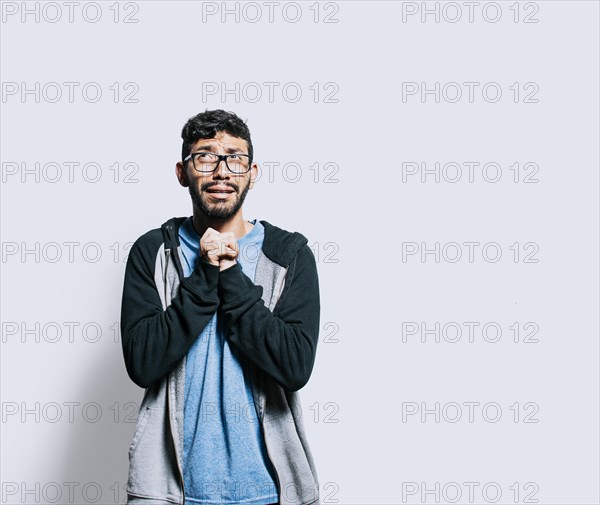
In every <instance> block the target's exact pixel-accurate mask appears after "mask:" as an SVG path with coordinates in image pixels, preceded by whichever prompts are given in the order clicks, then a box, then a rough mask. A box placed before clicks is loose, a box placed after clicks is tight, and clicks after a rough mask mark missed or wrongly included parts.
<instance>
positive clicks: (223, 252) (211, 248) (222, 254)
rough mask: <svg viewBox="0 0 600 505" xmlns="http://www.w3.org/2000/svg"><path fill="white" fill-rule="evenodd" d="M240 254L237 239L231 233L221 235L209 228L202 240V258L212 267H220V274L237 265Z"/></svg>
mask: <svg viewBox="0 0 600 505" xmlns="http://www.w3.org/2000/svg"><path fill="white" fill-rule="evenodd" d="M238 253H239V246H238V243H237V239H236V238H235V234H234V233H233V232H231V231H227V232H224V233H220V232H218V231H217V230H215V229H214V228H207V229H206V231H205V232H204V235H202V237H201V238H200V256H202V258H204V259H205V260H206V261H208V262H209V263H210V264H211V265H215V266H217V265H218V266H219V271H220V272H222V271H223V270H225V269H226V268H229V267H231V266H233V265H235V264H236V260H235V258H237V256H238Z"/></svg>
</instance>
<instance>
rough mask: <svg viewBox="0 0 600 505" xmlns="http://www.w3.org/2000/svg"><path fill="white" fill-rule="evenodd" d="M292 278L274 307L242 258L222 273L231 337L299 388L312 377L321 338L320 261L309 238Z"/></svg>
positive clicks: (275, 376) (260, 363) (221, 288)
mask: <svg viewBox="0 0 600 505" xmlns="http://www.w3.org/2000/svg"><path fill="white" fill-rule="evenodd" d="M290 277H291V278H290ZM286 284H289V287H288V289H287V290H284V293H283V295H284V297H283V298H281V299H280V301H279V305H278V306H277V307H276V310H275V311H274V312H271V311H270V310H269V308H268V307H267V306H265V303H264V301H263V300H262V298H261V297H262V294H263V288H262V286H257V285H255V284H254V283H253V282H252V281H251V280H250V278H249V277H248V276H247V275H246V274H244V272H243V271H242V267H241V265H240V264H239V263H236V264H235V265H234V266H232V267H229V268H227V269H225V270H223V271H222V272H221V273H220V274H219V282H218V293H219V298H220V300H221V306H220V308H219V312H220V314H222V315H221V316H220V317H223V318H224V322H225V328H226V335H227V338H228V340H229V341H230V342H231V343H232V344H233V345H234V346H235V347H236V348H238V349H239V350H240V351H241V352H242V353H244V355H245V356H246V357H247V358H248V359H249V360H250V361H252V362H253V363H254V364H255V365H256V366H258V367H259V368H260V369H262V370H263V371H265V372H266V373H267V374H269V375H270V376H271V377H273V379H274V380H275V381H276V382H277V383H278V384H279V385H280V386H281V387H282V388H284V389H286V390H288V391H297V390H299V389H301V388H302V387H304V385H305V384H306V383H307V382H308V379H309V378H310V375H311V373H312V369H313V365H314V361H315V354H316V350H317V342H318V339H319V317H320V302H319V282H318V275H317V265H316V262H315V257H314V254H313V252H312V251H311V249H310V248H309V247H308V245H307V244H305V245H304V246H303V247H302V249H301V250H300V252H299V253H298V255H297V256H296V260H295V263H294V262H292V264H291V265H290V268H289V269H288V273H287V276H286Z"/></svg>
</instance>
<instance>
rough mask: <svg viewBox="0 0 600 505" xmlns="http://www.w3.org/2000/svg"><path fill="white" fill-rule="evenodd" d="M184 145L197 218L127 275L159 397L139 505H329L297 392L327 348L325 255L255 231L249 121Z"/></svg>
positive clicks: (135, 455) (134, 467)
mask: <svg viewBox="0 0 600 505" xmlns="http://www.w3.org/2000/svg"><path fill="white" fill-rule="evenodd" d="M182 138H183V146H182V153H181V154H182V157H181V159H182V161H180V162H178V163H177V165H176V174H177V178H178V180H179V183H180V184H181V185H182V186H184V187H187V188H189V193H190V195H191V199H192V205H193V216H190V217H179V218H172V219H169V220H168V221H166V222H165V223H164V224H163V225H162V226H161V228H156V229H153V230H151V231H149V232H147V233H145V234H144V235H142V236H141V237H139V238H138V239H137V240H136V241H135V243H134V244H133V246H132V248H131V250H130V252H129V256H128V259H127V267H126V271H125V283H124V288H123V300H122V307H121V335H122V344H123V354H124V358H125V366H126V368H127V373H128V374H129V377H130V378H131V379H132V380H133V382H135V383H136V384H137V385H139V386H140V387H143V388H146V391H145V393H144V397H143V400H142V403H141V406H140V412H139V416H138V421H137V426H136V430H135V434H134V436H133V440H132V442H131V445H130V447H129V476H128V481H127V496H128V500H127V503H128V504H136V505H167V504H173V503H175V504H177V503H179V504H182V505H184V504H186V505H192V504H216V503H224V504H234V503H243V504H247V505H258V504H273V503H281V504H286V505H287V504H303V505H304V504H313V503H319V484H318V477H317V473H316V469H315V464H314V461H313V458H312V455H311V451H310V448H309V446H308V443H307V439H306V435H305V432H304V425H303V419H302V411H301V404H300V398H299V394H298V392H297V391H298V390H299V389H300V388H302V387H303V386H304V385H305V384H306V383H307V381H308V379H309V377H310V375H311V372H312V369H313V364H314V360H315V353H316V348H317V340H318V334H319V316H320V302H319V286H318V277H317V268H316V262H315V258H314V255H313V253H312V251H311V249H310V248H309V247H308V245H307V242H308V241H307V239H306V237H305V236H304V235H302V234H301V233H298V232H289V231H286V230H284V229H281V228H278V227H277V226H275V225H272V224H271V223H269V222H268V221H264V220H257V219H254V220H252V221H247V220H245V219H244V218H243V217H242V205H243V203H244V199H245V197H246V194H247V193H248V191H249V190H250V189H252V187H253V186H254V183H255V179H256V177H257V174H258V165H257V164H256V163H254V162H253V161H252V160H253V146H252V141H251V139H250V132H249V130H248V127H247V125H246V124H245V122H244V121H242V120H241V119H240V118H239V117H238V116H236V115H235V114H233V113H231V112H225V111H223V110H213V111H206V112H204V113H200V114H198V115H196V116H194V117H192V118H190V119H189V120H188V122H187V123H186V124H185V126H184V128H183V131H182Z"/></svg>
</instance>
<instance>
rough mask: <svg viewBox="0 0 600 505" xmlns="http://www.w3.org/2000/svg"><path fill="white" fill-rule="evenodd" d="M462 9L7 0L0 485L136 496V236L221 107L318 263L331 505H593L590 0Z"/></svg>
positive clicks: (8, 489)
mask: <svg viewBox="0 0 600 505" xmlns="http://www.w3.org/2000/svg"><path fill="white" fill-rule="evenodd" d="M476 4H477V5H475V4H474V3H469V2H391V1H390V2H358V1H356V2H355V1H338V2H285V1H282V2H227V3H224V2H192V1H182V2H159V1H136V2H79V3H77V5H75V4H73V3H69V2H49V3H48V2H2V4H1V8H2V24H1V30H2V34H1V44H2V47H1V81H2V102H1V107H2V111H1V125H0V126H1V156H2V194H1V196H2V219H1V234H2V236H1V241H2V283H1V295H2V307H1V309H2V314H1V320H2V347H1V351H2V358H1V360H2V361H1V367H2V370H1V379H2V384H1V395H2V396H1V403H2V424H1V446H2V459H1V464H2V466H1V481H2V503H6V504H31V503H43V504H46V503H61V504H71V503H72V504H75V503H77V504H81V503H100V504H115V503H123V502H124V501H125V492H124V486H125V483H126V479H127V465H128V460H127V455H128V447H129V444H130V442H131V438H132V436H133V431H134V429H135V420H136V417H137V408H138V406H139V402H140V401H141V399H142V396H143V390H142V389H140V388H139V387H137V386H136V385H135V384H133V382H131V381H130V380H129V378H128V376H127V374H126V371H125V365H124V362H123V356H122V350H121V343H120V340H119V335H118V332H117V328H118V321H119V312H120V303H121V292H122V287H123V275H124V269H125V261H126V257H127V250H128V247H129V246H130V245H131V243H132V242H133V241H134V240H135V239H137V238H138V237H139V236H140V235H142V234H143V233H145V232H146V231H148V230H150V229H152V228H156V227H159V226H160V225H161V224H162V223H163V222H164V221H166V220H167V219H168V218H170V217H173V216H186V215H191V213H192V207H191V201H190V197H189V194H188V192H187V189H186V188H182V187H180V186H179V184H178V182H177V180H176V177H175V163H176V162H177V161H178V159H179V157H180V152H181V139H180V132H181V128H182V126H183V124H184V123H185V121H186V120H187V119H188V118H189V117H191V116H193V115H195V114H196V113H198V112H201V111H204V110H205V109H215V108H223V109H226V110H231V111H234V112H235V113H237V114H238V115H239V116H241V117H242V118H244V119H246V120H247V121H248V124H249V127H250V130H251V132H252V138H253V142H254V148H255V159H256V161H257V162H258V163H259V164H260V165H261V169H262V171H261V175H260V179H259V180H258V181H257V183H256V186H255V188H254V189H252V190H251V191H250V192H249V194H248V196H247V199H246V203H245V205H244V214H243V215H244V218H245V219H249V220H252V219H254V218H258V219H266V220H267V221H269V222H271V223H273V224H275V225H277V226H280V227H282V228H285V229H287V230H290V231H300V232H301V233H303V234H304V235H305V236H306V237H307V238H308V240H309V244H310V245H311V247H312V248H313V251H314V252H315V256H316V258H317V262H318V263H317V266H318V271H319V279H320V293H321V334H320V340H319V346H318V351H317V359H316V363H315V368H314V371H313V375H312V377H311V379H310V381H309V383H308V385H307V386H306V387H305V388H303V389H302V390H301V397H302V402H303V415H304V416H305V424H306V429H307V431H308V437H309V441H310V444H311V448H312V451H313V454H314V457H315V463H316V466H317V470H318V473H319V477H320V487H321V500H322V503H339V504H364V503H386V504H391V503H437V502H436V500H439V502H441V503H494V502H495V503H541V504H567V503H578V504H595V503H598V502H599V499H600V494H599V488H598V486H599V481H598V475H600V468H599V437H598V431H599V430H598V421H599V411H598V398H599V396H600V395H599V382H598V380H599V375H598V360H599V347H598V329H599V325H598V305H599V292H598V278H599V271H598V251H599V247H598V234H599V213H598V189H599V177H598V166H599V151H598V138H599V133H600V131H599V102H598V95H599V93H598V83H599V79H598V72H599V38H598V33H599V6H598V3H597V2H594V1H581V2H559V1H537V2H504V1H503V2H479V3H476ZM535 500H537V501H535Z"/></svg>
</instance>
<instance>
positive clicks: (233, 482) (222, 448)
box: [179, 217, 279, 505]
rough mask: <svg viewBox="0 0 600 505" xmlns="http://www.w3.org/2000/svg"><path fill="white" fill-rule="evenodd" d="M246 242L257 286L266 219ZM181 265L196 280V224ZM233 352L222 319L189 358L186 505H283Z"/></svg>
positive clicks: (185, 237)
mask: <svg viewBox="0 0 600 505" xmlns="http://www.w3.org/2000/svg"><path fill="white" fill-rule="evenodd" d="M250 222H251V223H252V224H254V227H253V228H252V230H250V232H248V233H247V234H246V235H244V236H243V237H242V238H241V239H239V240H238V245H239V252H238V257H237V258H236V261H237V262H238V263H240V265H241V267H242V271H243V272H244V274H246V275H247V276H248V277H249V278H250V279H251V280H252V281H253V282H254V275H255V272H256V263H257V261H258V253H259V251H260V248H261V247H262V243H263V240H264V227H263V225H262V224H261V222H260V221H259V220H258V219H255V220H254V221H250ZM179 239H180V242H181V254H180V256H181V260H182V261H181V263H182V266H183V270H184V275H185V276H186V277H188V276H189V275H190V274H191V273H192V270H193V269H194V266H195V264H196V260H197V259H198V255H199V248H200V236H199V235H198V233H196V230H195V229H194V227H193V224H192V218H191V217H189V218H188V219H187V220H186V221H184V222H183V224H182V225H181V227H180V230H179ZM238 352H239V351H237V350H236V349H235V348H233V347H230V346H229V342H228V341H227V339H225V338H224V335H223V329H222V328H221V324H220V322H218V321H217V314H216V313H215V315H214V316H213V318H212V320H211V321H210V323H209V324H208V325H207V326H206V327H205V328H204V330H203V331H202V333H201V334H200V335H199V336H198V339H197V340H196V341H195V342H194V344H193V345H192V347H191V348H190V350H189V351H188V353H187V357H186V367H185V368H186V370H185V403H184V421H183V426H184V444H183V467H184V468H183V476H184V485H185V499H186V503H188V502H189V503H190V504H192V503H202V504H216V503H228V504H233V503H244V504H247V505H264V504H268V503H274V502H278V500H279V497H278V493H277V487H276V485H275V480H274V475H275V474H274V470H273V468H272V465H271V463H270V461H269V458H268V456H267V452H266V448H265V443H264V438H263V434H262V428H261V425H260V422H259V420H258V415H257V413H256V408H255V406H254V399H253V394H252V388H251V385H250V382H249V379H248V378H247V377H246V376H245V374H244V371H243V369H242V367H241V365H240V362H239V360H238Z"/></svg>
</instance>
